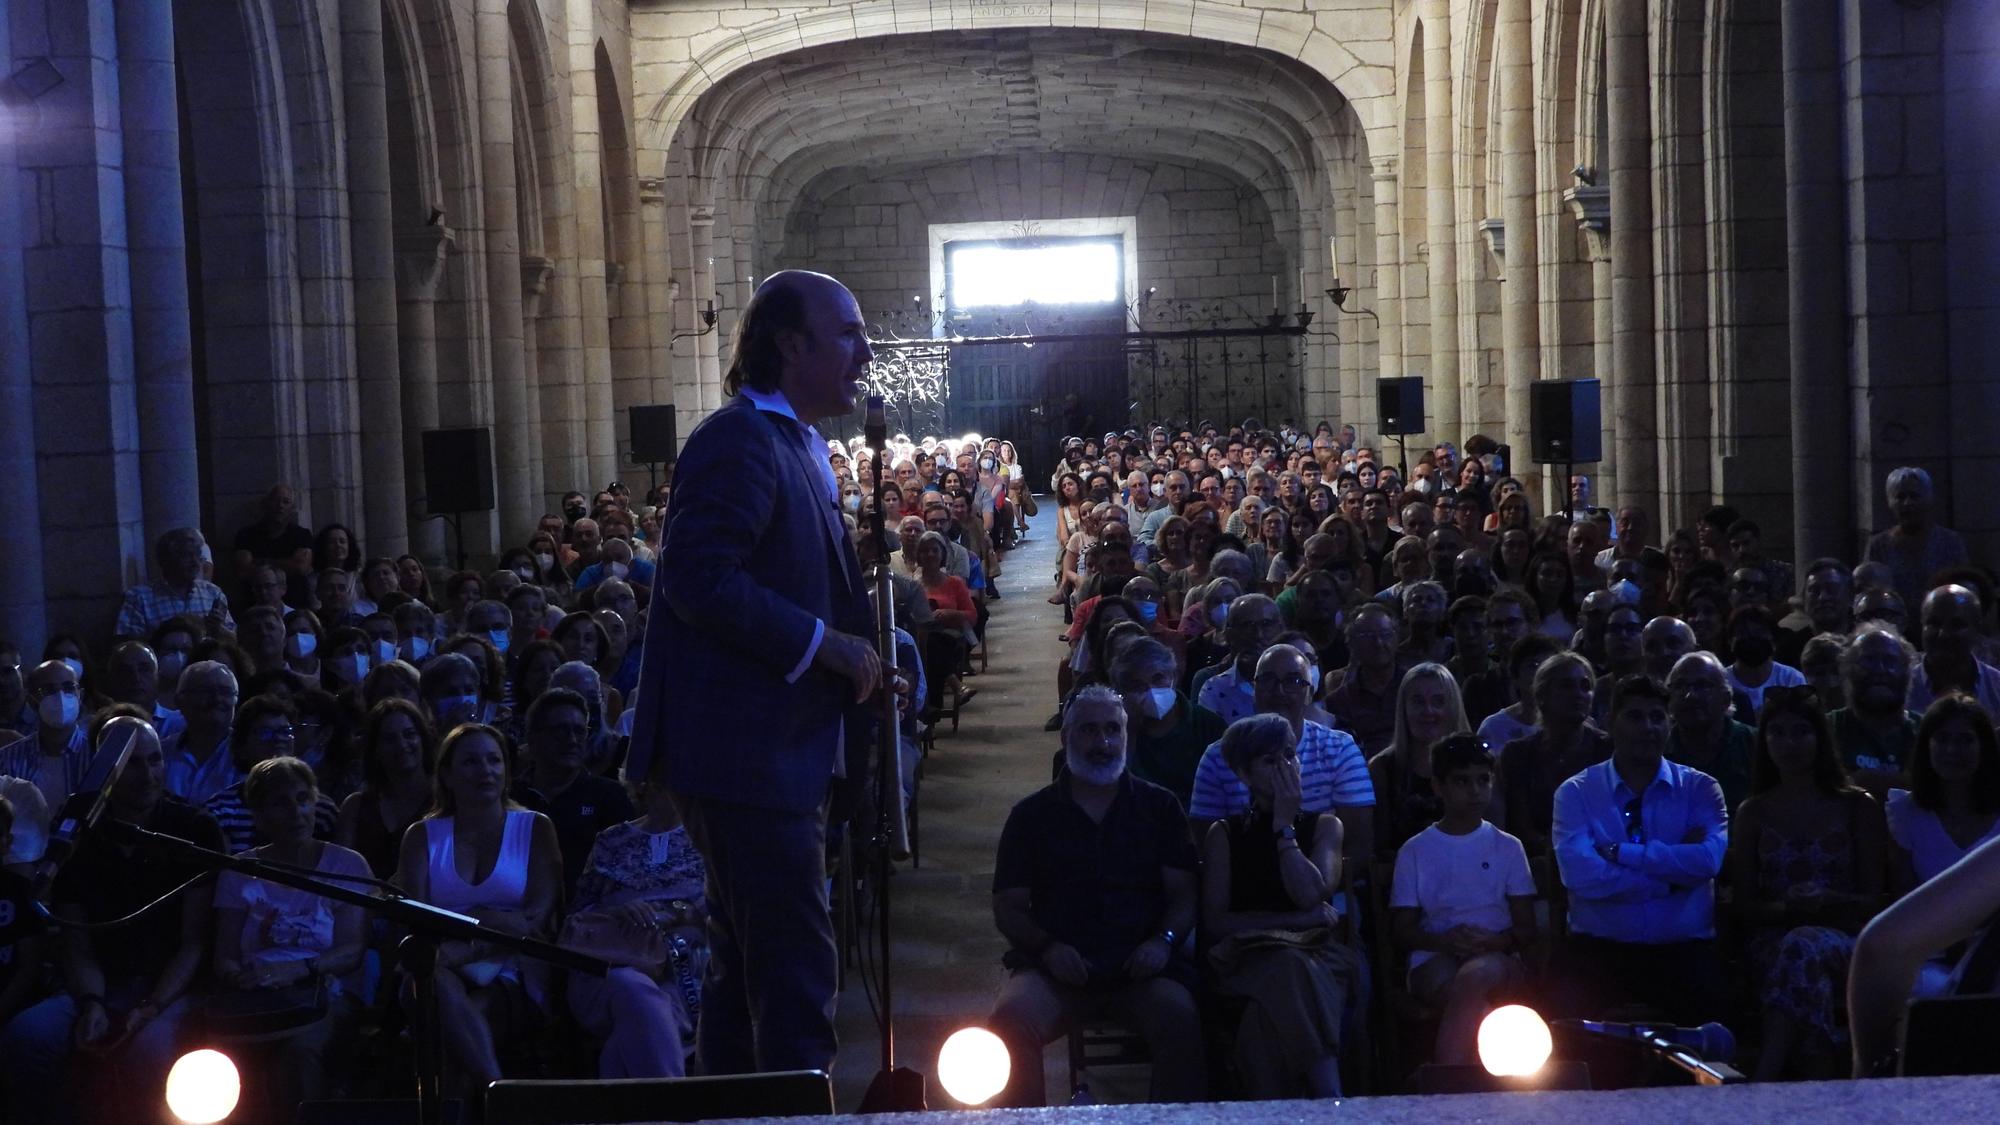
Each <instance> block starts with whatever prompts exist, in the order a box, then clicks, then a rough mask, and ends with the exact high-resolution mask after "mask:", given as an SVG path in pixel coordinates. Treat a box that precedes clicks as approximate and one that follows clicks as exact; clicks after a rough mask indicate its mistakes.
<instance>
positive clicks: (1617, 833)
mask: <svg viewBox="0 0 2000 1125" xmlns="http://www.w3.org/2000/svg"><path fill="white" fill-rule="evenodd" d="M1616 762H1617V759H1616V758H1615V757H1614V758H1612V759H1611V760H1608V761H1603V762H1599V763H1598V764H1596V765H1594V766H1588V767H1586V768H1585V769H1584V770H1583V771H1582V772H1581V773H1578V774H1577V775H1576V776H1574V777H1572V778H1570V779H1569V780H1568V781H1565V782H1563V783H1562V784H1561V785H1560V786H1558V787H1557V788H1556V808H1555V830H1554V833H1553V835H1554V846H1555V855H1556V866H1557V868H1558V870H1560V871H1561V873H1562V881H1563V886H1565V887H1567V888H1568V889H1569V924H1570V929H1571V930H1573V931H1575V932H1577V933H1580V934H1587V935H1589V936H1591V937H1597V938H1603V939H1605V940H1608V941H1621V942H1629V943H1632V944H1637V945H1665V944H1669V943H1672V942H1681V941H1694V940H1698V939H1703V938H1712V937H1714V936H1715V877H1716V875H1717V874H1718V873H1720V872H1721V870H1722V857H1723V854H1724V853H1725V852H1727V851H1728V850H1729V814H1728V813H1727V812H1726V811H1725V810H1724V807H1723V802H1722V786H1721V785H1719V784H1717V782H1716V780H1715V779H1714V778H1712V777H1710V776H1708V775H1707V774H1705V773H1702V772H1701V771H1700V770H1696V769H1691V768H1689V767H1687V766H1684V765H1681V764H1680V763H1678V762H1672V761H1668V760H1667V759H1665V758H1662V759H1660V768H1659V772H1658V773H1657V774H1656V775H1654V778H1653V782H1652V784H1650V785H1648V786H1647V787H1646V791H1645V792H1644V793H1643V794H1639V795H1638V797H1639V800H1640V805H1639V819H1638V823H1637V824H1636V825H1633V826H1632V828H1631V830H1629V831H1628V828H1627V818H1626V816H1625V807H1626V805H1627V804H1628V803H1629V802H1630V801H1631V800H1632V799H1633V797H1634V794H1633V792H1632V790H1631V789H1630V788H1629V787H1628V786H1627V785H1626V784H1625V782H1624V781H1623V779H1621V778H1620V777H1619V776H1618V769H1617V765H1616ZM1696 828H1700V829H1701V830H1702V834H1701V837H1700V839H1699V841H1698V842H1696V843H1683V842H1682V841H1684V840H1686V839H1687V838H1688V837H1689V836H1690V835H1693V834H1694V833H1693V830H1694V829H1696ZM1609 844H1617V845H1618V850H1617V852H1616V857H1617V858H1616V860H1615V862H1614V861H1613V860H1611V859H1607V858H1605V856H1604V855H1602V854H1601V853H1600V852H1599V851H1598V848H1599V846H1601V845H1609Z"/></svg>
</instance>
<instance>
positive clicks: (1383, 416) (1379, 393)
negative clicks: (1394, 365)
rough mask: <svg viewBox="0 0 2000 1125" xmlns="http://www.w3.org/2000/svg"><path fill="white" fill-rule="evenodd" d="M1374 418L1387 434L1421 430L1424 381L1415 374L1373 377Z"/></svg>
mask: <svg viewBox="0 0 2000 1125" xmlns="http://www.w3.org/2000/svg"><path fill="white" fill-rule="evenodd" d="M1375 401H1376V411H1375V420H1376V423H1377V425H1378V426H1380V428H1381V430H1382V432H1383V433H1384V434H1387V435H1395V434H1420V433H1422V432H1423V430H1424V381H1423V380H1422V379H1420V378H1418V377H1417V376H1415V375H1406V376H1404V377H1402V378H1400V379H1377V380H1375Z"/></svg>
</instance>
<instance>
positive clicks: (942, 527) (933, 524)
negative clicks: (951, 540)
mask: <svg viewBox="0 0 2000 1125" xmlns="http://www.w3.org/2000/svg"><path fill="white" fill-rule="evenodd" d="M924 526H926V527H928V528H930V529H931V530H932V531H935V532H937V533H938V534H939V535H944V536H947V537H948V536H949V535H950V534H951V510H950V509H949V508H943V507H933V508H930V509H929V510H927V511H925V512H924Z"/></svg>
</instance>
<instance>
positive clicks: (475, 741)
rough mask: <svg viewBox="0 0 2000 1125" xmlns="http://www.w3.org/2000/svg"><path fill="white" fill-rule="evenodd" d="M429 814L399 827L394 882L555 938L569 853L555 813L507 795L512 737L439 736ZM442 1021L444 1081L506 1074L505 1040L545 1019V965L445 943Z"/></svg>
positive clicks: (471, 729)
mask: <svg viewBox="0 0 2000 1125" xmlns="http://www.w3.org/2000/svg"><path fill="white" fill-rule="evenodd" d="M435 778H436V789H435V791H434V794H433V808H432V812H431V814H430V816H428V817H427V818H425V819H423V820H420V821H418V822H417V823H416V824H414V825H411V826H410V830H409V831H408V832H407V833H405V834H404V836H403V844H402V850H401V855H400V861H399V863H398V865H397V869H396V882H397V884H398V885H399V886H401V887H402V889H403V892H404V893H405V894H407V895H409V896H410V897H411V898H416V899H422V900H423V901H425V902H428V903H430V904H432V905H434V906H441V907H443V908H445V909H446V910H454V911H457V912H458V913H460V914H470V915H472V916H473V917H476V918H478V919H479V920H480V921H481V922H484V923H486V924H487V925H489V926H495V927H499V928H501V929H504V930H506V931H508V932H510V933H514V934H520V935H525V936H538V937H547V936H549V932H548V931H549V924H550V922H551V921H552V920H553V919H554V916H555V911H556V908H557V906H558V904H559V903H560V902H561V900H562V856H561V854H560V852H559V851H558V850H557V844H556V832H555V826H554V825H553V824H551V823H550V822H549V818H547V817H545V816H543V815H542V814H540V813H537V812H530V811H529V810H527V809H524V808H521V807H520V806H518V805H516V804H514V802H513V801H511V800H509V799H508V796H507V794H508V791H509V787H508V764H507V749H506V739H505V736H503V735H502V734H501V733H500V732H499V731H497V730H495V729H493V728H492V727H490V726H486V725H484V724H481V723H466V724H464V725H462V726H460V727H458V728H457V729H455V730H453V731H452V732H451V733H450V734H448V735H446V736H445V737H444V741H443V742H442V743H440V744H439V745H438V753H437V768H436V771H435ZM438 969H439V971H438V973H437V974H436V975H435V978H434V979H435V980H436V984H437V1004H438V1025H439V1026H440V1027H441V1028H442V1029H443V1033H444V1056H445V1062H446V1065H447V1073H448V1081H450V1080H452V1079H455V1080H456V1084H457V1085H458V1086H459V1087H460V1088H461V1089H464V1090H467V1091H475V1090H480V1089H484V1088H485V1087H486V1085H487V1084H488V1083H491V1082H493V1081H494V1080H496V1079H498V1078H499V1077H501V1073H500V1059H499V1052H498V1045H499V1044H500V1043H502V1042H505V1041H506V1040H507V1039H508V1038H509V1037H511V1036H513V1035H517V1034H519V1033H520V1032H521V1031H523V1030H524V1029H526V1028H527V1027H529V1026H531V1025H532V1024H533V1023H534V1022H535V1021H536V1020H538V1019H539V1018H540V1013H541V1012H542V1011H543V1009H544V1004H545V1002H546V995H547V992H546V975H545V973H544V972H543V971H542V970H541V968H540V967H539V964H538V963H536V962H533V961H529V960H526V959H523V958H520V957H518V956H516V955H514V954H512V953H510V952H508V951H506V950H503V949H497V948H494V947H491V946H488V945H485V944H484V943H479V942H465V941H449V942H445V943H444V944H443V945H442V946H440V948H439V951H438Z"/></svg>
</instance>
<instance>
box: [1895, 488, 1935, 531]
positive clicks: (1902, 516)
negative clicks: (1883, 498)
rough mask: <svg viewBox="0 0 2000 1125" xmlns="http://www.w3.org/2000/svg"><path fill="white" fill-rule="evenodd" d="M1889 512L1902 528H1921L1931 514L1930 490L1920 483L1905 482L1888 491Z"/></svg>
mask: <svg viewBox="0 0 2000 1125" xmlns="http://www.w3.org/2000/svg"><path fill="white" fill-rule="evenodd" d="M1889 510H1890V511H1892V512H1894V513H1895V514H1896V522H1897V523H1898V524H1900V525H1902V526H1903V527H1906V528H1910V527H1921V526H1922V525H1923V524H1924V523H1925V521H1927V520H1928V519H1929V518H1930V514H1931V490H1930V489H1929V488H1927V487H1925V486H1924V484H1923V483H1922V482H1921V481H1917V480H1905V481H1901V482H1899V483H1898V484H1897V485H1896V487H1894V488H1892V489H1890V490H1889Z"/></svg>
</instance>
